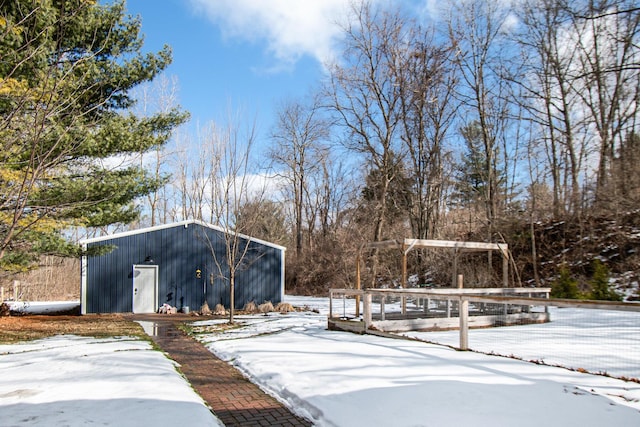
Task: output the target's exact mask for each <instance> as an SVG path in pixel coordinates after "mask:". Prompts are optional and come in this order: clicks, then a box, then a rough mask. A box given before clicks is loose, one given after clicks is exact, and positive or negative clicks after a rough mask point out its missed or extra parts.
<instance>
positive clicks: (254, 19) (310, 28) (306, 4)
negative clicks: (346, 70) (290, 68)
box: [191, 0, 349, 64]
mask: <svg viewBox="0 0 640 427" xmlns="http://www.w3.org/2000/svg"><path fill="white" fill-rule="evenodd" d="M191 2H192V4H193V5H194V6H195V7H196V8H197V9H198V10H199V11H202V12H204V13H205V14H206V15H207V17H208V18H209V19H210V20H211V21H212V22H213V23H215V24H216V25H219V27H220V29H221V31H222V33H223V35H224V36H225V37H228V38H236V39H242V40H246V41H250V42H256V41H261V42H264V43H266V45H267V49H268V52H269V53H270V54H272V55H273V56H274V57H275V59H276V60H278V61H279V62H282V63H284V64H293V63H295V62H296V61H297V60H298V59H299V58H300V57H302V56H304V55H309V56H311V57H314V58H316V59H317V60H318V61H319V62H321V63H324V62H325V61H327V60H330V59H332V57H333V56H334V53H333V52H334V47H335V45H336V42H337V41H338V40H339V38H340V34H341V30H340V28H339V26H338V25H337V23H338V22H340V21H343V20H344V18H345V16H347V11H348V7H349V2H348V1H345V0H304V1H299V0H269V1H265V0H191Z"/></svg>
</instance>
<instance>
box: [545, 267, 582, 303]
mask: <svg viewBox="0 0 640 427" xmlns="http://www.w3.org/2000/svg"><path fill="white" fill-rule="evenodd" d="M551 298H568V299H578V298H580V291H579V290H578V281H577V280H576V279H574V278H573V277H571V271H570V270H569V267H567V265H566V264H563V265H562V266H560V274H559V276H558V278H557V279H556V280H555V281H554V282H553V283H552V284H551Z"/></svg>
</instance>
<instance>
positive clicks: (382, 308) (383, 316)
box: [380, 295, 387, 320]
mask: <svg viewBox="0 0 640 427" xmlns="http://www.w3.org/2000/svg"><path fill="white" fill-rule="evenodd" d="M386 300H387V296H386V295H382V296H380V320H385V314H384V303H385V302H386Z"/></svg>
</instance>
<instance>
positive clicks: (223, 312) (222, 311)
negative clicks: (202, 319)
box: [213, 304, 227, 316]
mask: <svg viewBox="0 0 640 427" xmlns="http://www.w3.org/2000/svg"><path fill="white" fill-rule="evenodd" d="M213 314H214V315H215V316H226V315H227V310H225V308H224V305H222V304H216V308H215V309H214V310H213Z"/></svg>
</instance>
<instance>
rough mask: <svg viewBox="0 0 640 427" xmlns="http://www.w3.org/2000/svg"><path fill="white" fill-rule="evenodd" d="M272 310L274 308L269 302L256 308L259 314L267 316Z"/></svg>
mask: <svg viewBox="0 0 640 427" xmlns="http://www.w3.org/2000/svg"><path fill="white" fill-rule="evenodd" d="M273 310H274V308H273V304H271V301H266V302H264V303H262V304H260V305H259V306H258V311H260V313H264V314H267V313H269V312H272V311H273Z"/></svg>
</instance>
